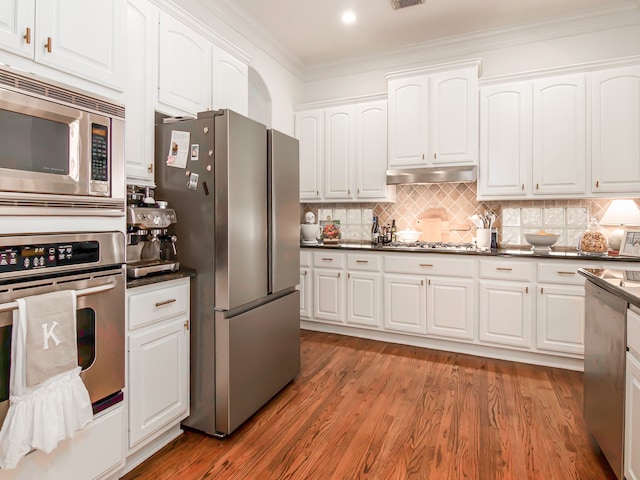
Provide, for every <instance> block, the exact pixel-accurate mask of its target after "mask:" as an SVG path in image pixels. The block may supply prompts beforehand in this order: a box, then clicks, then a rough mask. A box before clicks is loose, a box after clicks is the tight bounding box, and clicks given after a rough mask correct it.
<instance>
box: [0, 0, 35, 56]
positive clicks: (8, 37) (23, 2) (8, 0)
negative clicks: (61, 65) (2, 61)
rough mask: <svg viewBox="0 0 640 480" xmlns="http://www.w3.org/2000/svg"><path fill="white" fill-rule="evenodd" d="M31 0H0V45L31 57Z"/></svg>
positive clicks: (32, 39) (32, 19)
mask: <svg viewBox="0 0 640 480" xmlns="http://www.w3.org/2000/svg"><path fill="white" fill-rule="evenodd" d="M35 12H36V4H35V1H33V0H0V46H1V47H2V49H3V50H6V51H9V52H11V53H15V54H16V55H21V56H23V57H26V58H33V51H34V49H33V47H34V37H33V33H34V32H33V24H34V19H35Z"/></svg>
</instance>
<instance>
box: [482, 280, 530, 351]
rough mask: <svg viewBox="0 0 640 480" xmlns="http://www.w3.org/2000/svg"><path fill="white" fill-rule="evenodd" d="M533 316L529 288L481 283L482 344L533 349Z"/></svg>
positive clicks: (524, 285) (522, 285)
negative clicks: (498, 344) (488, 343)
mask: <svg viewBox="0 0 640 480" xmlns="http://www.w3.org/2000/svg"><path fill="white" fill-rule="evenodd" d="M531 312H532V300H531V295H530V294H529V285H528V284H524V283H515V282H514V283H506V282H505V283H502V282H490V281H480V319H479V328H480V331H479V338H480V340H481V341H484V342H491V343H500V344H504V345H512V346H515V347H527V348H528V347H530V346H531Z"/></svg>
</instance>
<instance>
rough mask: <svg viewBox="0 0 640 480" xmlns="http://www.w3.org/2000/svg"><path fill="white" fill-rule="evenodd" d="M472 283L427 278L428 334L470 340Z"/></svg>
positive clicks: (473, 318) (470, 279)
mask: <svg viewBox="0 0 640 480" xmlns="http://www.w3.org/2000/svg"><path fill="white" fill-rule="evenodd" d="M473 293H474V280H473V279H472V278H447V277H429V278H428V280H427V334H428V335H438V336H443V337H451V338H457V339H464V340H473V339H474V337H475V332H474V324H475V315H474V308H473V307H474V294H473Z"/></svg>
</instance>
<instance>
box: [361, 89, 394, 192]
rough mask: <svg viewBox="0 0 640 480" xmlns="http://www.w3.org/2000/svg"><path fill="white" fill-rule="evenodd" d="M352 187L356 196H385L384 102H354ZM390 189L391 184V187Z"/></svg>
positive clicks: (385, 110)
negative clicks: (354, 133) (354, 161)
mask: <svg viewBox="0 0 640 480" xmlns="http://www.w3.org/2000/svg"><path fill="white" fill-rule="evenodd" d="M355 116H356V157H357V160H356V165H355V167H356V169H355V170H356V171H355V179H356V180H355V181H356V183H355V187H356V195H357V197H358V198H361V199H367V198H382V197H384V196H385V195H387V191H388V188H389V187H387V180H386V179H387V101H386V100H378V101H373V102H366V103H361V104H357V105H356V106H355ZM391 188H392V189H394V188H395V187H391Z"/></svg>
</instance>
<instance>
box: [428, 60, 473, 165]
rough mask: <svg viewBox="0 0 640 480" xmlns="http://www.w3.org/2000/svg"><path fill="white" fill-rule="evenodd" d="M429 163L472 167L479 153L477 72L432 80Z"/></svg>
mask: <svg viewBox="0 0 640 480" xmlns="http://www.w3.org/2000/svg"><path fill="white" fill-rule="evenodd" d="M429 111H430V113H431V122H430V125H431V128H430V131H431V136H430V144H431V149H430V151H431V154H432V155H431V157H432V158H431V163H433V164H434V165H439V164H442V165H445V164H447V165H452V164H454V165H456V164H473V163H476V162H477V151H478V69H477V68H464V69H460V70H454V71H450V72H444V73H437V74H434V75H432V76H431V105H430V108H429Z"/></svg>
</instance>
